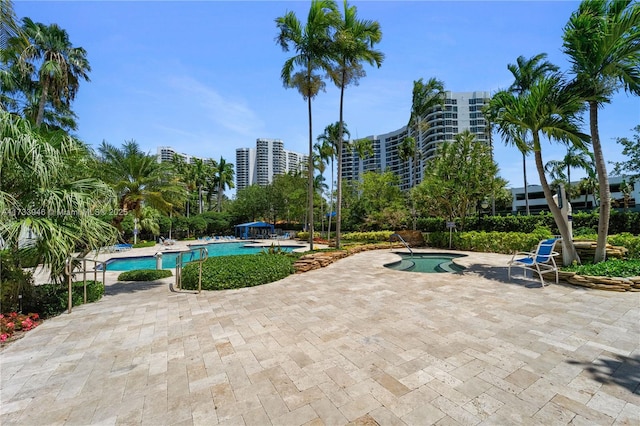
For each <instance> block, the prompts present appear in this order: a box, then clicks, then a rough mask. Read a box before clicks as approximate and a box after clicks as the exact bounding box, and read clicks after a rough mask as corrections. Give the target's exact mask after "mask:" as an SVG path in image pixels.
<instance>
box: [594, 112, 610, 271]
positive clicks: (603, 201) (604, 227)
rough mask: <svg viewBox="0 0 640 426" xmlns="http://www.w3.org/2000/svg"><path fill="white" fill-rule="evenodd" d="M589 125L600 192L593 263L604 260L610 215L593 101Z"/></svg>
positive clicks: (604, 168)
mask: <svg viewBox="0 0 640 426" xmlns="http://www.w3.org/2000/svg"><path fill="white" fill-rule="evenodd" d="M589 127H590V128H591V143H592V144H593V156H594V158H595V163H596V173H597V174H598V188H599V191H598V192H599V194H600V216H599V218H598V240H597V245H596V254H595V256H594V259H593V262H594V263H598V262H602V261H604V260H605V258H606V256H607V235H608V232H609V218H610V215H611V190H610V189H609V178H608V176H607V166H606V164H605V161H604V156H603V154H602V145H601V144H600V133H599V130H598V104H597V103H596V102H595V101H590V102H589Z"/></svg>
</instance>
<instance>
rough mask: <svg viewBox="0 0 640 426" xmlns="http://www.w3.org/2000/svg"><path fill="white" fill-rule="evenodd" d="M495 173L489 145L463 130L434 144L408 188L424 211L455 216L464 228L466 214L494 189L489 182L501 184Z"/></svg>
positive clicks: (502, 181) (441, 215)
mask: <svg viewBox="0 0 640 426" xmlns="http://www.w3.org/2000/svg"><path fill="white" fill-rule="evenodd" d="M497 173H498V166H497V164H496V163H495V162H494V161H493V157H492V154H491V148H490V147H489V146H488V145H486V144H485V143H483V142H480V141H477V140H476V139H475V135H474V134H473V133H471V132H469V131H468V130H465V131H464V132H462V133H459V134H457V135H456V136H455V140H454V141H453V142H448V141H445V142H443V143H442V144H441V145H440V146H439V147H438V149H437V154H436V155H435V156H434V157H433V158H432V159H431V160H430V163H429V165H428V167H427V168H425V177H424V179H423V180H422V182H421V183H420V184H419V185H418V186H416V187H415V188H414V189H413V190H412V192H414V199H417V200H420V204H421V205H422V210H423V211H424V212H426V213H427V214H430V215H434V216H439V217H446V218H447V220H449V221H454V220H456V219H459V220H460V221H461V228H462V229H464V224H465V218H466V216H467V215H468V214H469V213H470V212H472V211H474V210H475V208H476V207H477V206H478V205H479V203H480V201H481V200H483V199H486V198H488V197H490V196H491V194H492V193H494V192H496V191H494V188H493V187H492V185H493V184H494V183H498V184H504V180H502V179H499V178H497V176H496V175H497ZM495 189H496V190H499V189H500V188H495Z"/></svg>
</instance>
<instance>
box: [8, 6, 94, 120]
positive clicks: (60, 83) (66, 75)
mask: <svg viewBox="0 0 640 426" xmlns="http://www.w3.org/2000/svg"><path fill="white" fill-rule="evenodd" d="M23 31H24V33H25V34H26V36H27V38H28V39H29V41H30V42H31V45H30V46H29V47H28V48H27V49H26V50H25V51H24V52H23V54H22V57H21V58H20V59H21V60H22V61H24V62H26V64H27V65H26V66H23V67H22V68H23V69H24V70H27V71H28V72H32V73H33V77H35V78H36V79H37V80H34V82H35V83H36V85H35V86H34V87H36V88H37V89H36V93H37V94H38V109H37V112H36V115H35V117H34V122H35V124H36V126H40V124H42V122H43V120H44V118H45V107H46V105H47V104H49V103H51V104H52V105H53V106H54V107H56V108H61V107H66V108H69V107H70V105H71V101H73V100H74V99H75V97H76V94H77V93H78V89H79V88H80V80H85V81H89V74H88V73H89V72H90V71H91V67H90V66H89V61H88V60H87V52H86V50H84V49H83V48H82V47H73V45H72V44H71V42H70V41H69V35H68V34H67V32H66V31H65V30H64V29H62V28H60V27H59V26H58V25H57V24H51V25H49V26H46V25H44V24H41V23H36V22H33V21H32V20H31V19H29V18H24V19H23Z"/></svg>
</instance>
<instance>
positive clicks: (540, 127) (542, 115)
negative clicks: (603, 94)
mask: <svg viewBox="0 0 640 426" xmlns="http://www.w3.org/2000/svg"><path fill="white" fill-rule="evenodd" d="M490 109H491V111H493V112H496V114H495V117H492V118H493V120H492V121H493V122H494V123H496V125H497V126H498V129H499V132H500V133H501V135H502V136H503V137H504V138H505V139H506V140H507V142H511V143H515V144H519V143H521V141H522V140H523V136H530V137H531V145H530V146H529V149H531V150H532V151H533V153H534V158H535V163H536V168H537V170H538V177H539V178H540V184H541V186H542V190H543V192H544V196H545V199H546V201H547V204H548V206H549V209H550V210H551V213H552V214H553V217H554V219H555V222H556V225H557V227H558V230H559V231H560V234H561V235H562V243H563V255H564V256H563V257H564V263H565V264H568V263H570V262H572V261H574V260H579V258H578V254H577V252H576V250H575V247H574V245H573V241H572V239H571V235H570V234H569V227H568V224H567V223H566V222H565V220H564V218H563V217H562V214H561V212H560V208H559V207H558V206H557V205H556V203H555V201H554V200H553V194H552V192H551V188H550V186H549V183H548V182H547V178H546V176H545V170H544V163H543V160H542V150H541V144H540V139H541V136H543V135H544V136H546V137H547V138H549V139H550V140H557V141H560V142H564V143H571V144H574V145H576V146H579V147H582V146H584V143H585V142H587V141H588V140H589V136H588V135H585V134H583V133H581V132H580V131H579V125H580V119H579V116H578V114H579V112H580V109H581V102H580V99H579V98H578V97H577V96H575V94H574V93H573V92H572V91H570V90H568V89H567V88H566V87H565V86H564V82H563V80H562V79H561V78H560V77H559V76H557V75H552V76H544V77H541V78H539V79H537V80H536V81H535V82H534V83H533V86H531V87H530V88H529V90H528V91H526V92H524V93H523V94H521V95H518V96H516V95H514V94H513V93H510V92H507V91H502V92H498V93H497V94H496V95H495V96H494V97H493V99H492V100H491V102H490Z"/></svg>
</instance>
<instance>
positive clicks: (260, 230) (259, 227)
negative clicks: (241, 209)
mask: <svg viewBox="0 0 640 426" xmlns="http://www.w3.org/2000/svg"><path fill="white" fill-rule="evenodd" d="M234 228H235V235H236V238H242V239H244V240H246V239H248V238H249V236H250V235H265V234H266V235H265V236H266V237H268V236H269V234H273V233H274V232H275V229H274V226H273V225H272V224H270V223H267V222H248V223H241V224H240V225H236V226H234Z"/></svg>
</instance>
